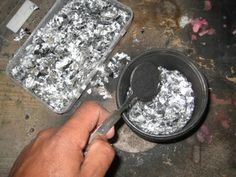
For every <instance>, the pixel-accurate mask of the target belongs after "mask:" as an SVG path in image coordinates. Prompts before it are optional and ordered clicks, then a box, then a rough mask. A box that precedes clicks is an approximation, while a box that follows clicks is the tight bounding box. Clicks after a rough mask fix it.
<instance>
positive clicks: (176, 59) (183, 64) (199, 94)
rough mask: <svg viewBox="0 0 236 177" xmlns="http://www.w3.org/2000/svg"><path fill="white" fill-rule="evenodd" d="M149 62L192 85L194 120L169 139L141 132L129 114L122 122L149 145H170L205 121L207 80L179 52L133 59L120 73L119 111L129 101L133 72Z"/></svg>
mask: <svg viewBox="0 0 236 177" xmlns="http://www.w3.org/2000/svg"><path fill="white" fill-rule="evenodd" d="M146 61H147V62H150V63H152V64H154V65H156V66H162V67H164V68H166V69H168V70H178V71H179V72H180V73H182V74H183V75H184V76H185V77H186V78H187V80H188V81H189V82H191V83H192V86H193V91H194V102H195V107H194V111H193V114H192V117H191V119H190V120H189V122H188V123H187V124H186V126H185V127H184V128H183V129H181V130H179V131H177V132H175V133H172V134H169V135H151V134H148V133H146V132H144V131H142V130H141V129H139V128H138V127H136V126H135V125H134V124H133V123H132V122H131V121H130V120H129V119H128V117H127V115H126V113H123V114H122V117H123V119H124V120H125V122H126V123H127V124H128V126H129V127H130V128H131V129H132V130H133V131H134V132H135V133H136V134H138V135H139V136H140V137H142V138H144V139H147V140H149V141H154V142H159V143H170V142H176V141H179V140H181V139H184V138H186V137H188V136H189V135H191V134H192V133H193V132H194V131H196V129H197V128H198V127H199V125H200V124H201V122H202V120H203V118H204V113H205V110H206V107H207V104H208V86H207V82H206V79H205V77H204V76H203V75H202V74H201V72H200V71H199V70H198V68H197V67H196V66H195V64H194V63H193V62H192V61H191V60H190V59H188V58H187V57H186V56H185V55H183V54H182V53H180V52H178V51H176V50H171V49H153V50H149V51H147V52H145V53H143V54H141V55H139V56H138V57H136V58H135V59H133V60H132V61H131V63H130V64H129V65H128V66H127V67H126V68H125V69H124V70H123V72H122V73H121V76H120V79H119V82H118V85H117V95H116V101H117V105H118V107H120V106H121V105H122V104H123V103H124V101H125V99H126V94H127V91H128V88H129V87H130V75H131V73H132V71H133V69H134V68H135V67H136V66H137V65H139V64H140V63H142V62H146Z"/></svg>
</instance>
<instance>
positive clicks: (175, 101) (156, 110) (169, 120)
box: [127, 67, 194, 135]
mask: <svg viewBox="0 0 236 177" xmlns="http://www.w3.org/2000/svg"><path fill="white" fill-rule="evenodd" d="M158 70H159V71H160V83H159V85H158V89H159V90H160V91H159V93H158V94H157V96H156V97H155V98H153V100H152V101H150V102H146V103H144V102H141V101H137V102H136V103H135V104H134V105H133V106H132V107H131V108H130V110H129V111H128V119H129V120H130V121H131V122H132V123H133V124H134V125H135V126H136V127H138V128H139V129H140V130H142V131H144V132H146V133H148V134H151V135H168V134H171V133H174V132H177V131H179V130H181V129H182V128H183V127H184V126H185V125H186V124H187V123H188V121H189V120H190V119H191V116H192V113H193V110H194V92H193V89H192V84H191V83H190V82H188V81H187V79H186V77H185V76H183V75H182V74H181V73H180V72H179V71H176V70H175V71H169V70H167V69H165V68H163V67H158ZM131 93H132V90H131V88H130V89H129V91H128V93H127V95H128V96H129V95H131Z"/></svg>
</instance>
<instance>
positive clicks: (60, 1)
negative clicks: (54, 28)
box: [6, 0, 133, 114]
mask: <svg viewBox="0 0 236 177" xmlns="http://www.w3.org/2000/svg"><path fill="white" fill-rule="evenodd" d="M67 2H68V0H56V2H55V3H54V5H53V6H52V8H51V9H50V10H49V11H48V13H47V15H46V16H45V17H44V18H43V19H42V20H41V22H40V23H39V24H38V26H37V27H36V28H35V30H34V31H33V32H32V34H31V35H30V36H29V38H28V39H27V40H26V41H25V43H24V44H23V45H22V47H21V48H20V49H19V50H18V51H17V52H16V54H15V55H14V57H13V58H12V59H11V60H10V61H9V63H8V65H7V69H6V71H7V74H8V76H9V77H10V78H11V79H13V80H14V81H15V82H16V84H18V85H20V86H22V87H23V88H24V89H25V90H27V91H28V92H30V93H31V94H33V95H34V96H35V97H36V98H37V99H39V100H40V101H41V102H43V103H44V104H45V105H46V106H47V107H48V108H49V109H51V110H52V111H54V112H56V113H58V114H62V113H65V112H67V111H68V110H69V109H70V108H71V107H72V106H73V105H74V104H75V102H76V101H77V100H78V99H79V98H80V96H81V95H82V93H83V92H81V93H80V95H79V97H78V98H77V99H74V100H73V101H72V102H71V104H70V105H69V106H68V107H66V108H65V109H63V110H61V111H56V110H55V109H53V108H52V107H51V106H50V105H48V104H47V103H46V102H44V101H43V100H41V99H40V98H39V97H38V96H37V95H35V94H34V93H33V92H32V91H31V90H29V89H28V88H25V87H24V86H23V85H22V83H21V82H19V81H18V80H16V79H14V78H13V77H12V75H11V70H12V68H13V67H14V66H17V65H20V64H21V63H20V58H21V57H23V56H24V53H25V48H26V47H27V46H28V45H29V44H30V43H31V42H32V39H33V36H34V35H35V33H36V32H37V30H38V29H40V28H42V27H44V26H45V25H46V24H47V23H48V22H49V20H51V19H52V18H53V16H54V15H55V14H57V13H58V12H59V11H60V10H61V9H62V8H63V7H64V5H65V4H67ZM110 2H111V3H112V4H113V5H114V6H116V7H118V8H120V9H122V10H124V11H126V12H128V13H129V14H130V18H129V20H128V21H127V23H126V24H125V25H124V27H123V29H122V30H121V31H120V33H119V35H117V37H115V38H114V40H113V41H112V42H111V44H110V46H109V47H108V49H107V51H106V52H104V55H103V57H102V58H101V60H100V61H99V65H101V64H103V62H104V61H105V60H106V59H107V57H108V55H109V54H110V53H111V52H112V50H113V49H114V47H115V46H116V44H117V43H118V41H119V40H120V39H121V37H122V36H123V35H124V34H125V33H126V31H127V29H128V27H129V25H130V23H131V21H132V19H133V12H132V10H131V9H130V8H129V7H127V6H125V5H123V4H121V3H120V2H118V1H116V0H110ZM96 73H97V70H96V69H94V71H93V72H91V74H90V75H89V76H88V77H87V80H86V81H85V82H84V83H81V86H82V85H86V86H87V85H88V84H89V82H90V81H91V79H92V78H93V77H94V76H95V74H96Z"/></svg>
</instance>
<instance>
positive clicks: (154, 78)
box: [89, 62, 159, 143]
mask: <svg viewBox="0 0 236 177" xmlns="http://www.w3.org/2000/svg"><path fill="white" fill-rule="evenodd" d="M158 83H159V72H158V70H157V67H156V66H155V65H153V64H152V63H149V62H144V63H141V64H139V65H138V66H137V67H135V69H134V70H133V71H132V73H131V77H130V86H131V89H132V91H133V93H132V95H130V96H129V97H128V98H127V99H126V101H125V102H124V103H123V105H122V106H121V107H120V108H119V109H118V110H115V111H113V112H112V113H111V115H110V116H109V117H108V118H107V119H106V120H105V121H104V122H103V123H102V124H101V125H100V126H99V127H98V128H97V129H96V130H95V131H94V132H93V134H92V135H91V136H90V139H89V143H90V142H91V141H92V140H93V139H94V138H95V137H96V136H97V135H103V134H106V133H107V132H108V131H109V130H110V129H111V128H112V127H113V126H114V125H115V124H116V123H117V122H118V120H119V119H120V118H121V114H122V113H123V112H124V111H125V110H127V108H128V107H129V105H133V104H134V103H135V102H136V101H137V100H140V101H143V102H148V101H151V100H152V99H153V98H154V96H155V95H157V92H158V89H157V86H158Z"/></svg>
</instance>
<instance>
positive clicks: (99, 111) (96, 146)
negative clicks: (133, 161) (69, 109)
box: [10, 101, 115, 177]
mask: <svg viewBox="0 0 236 177" xmlns="http://www.w3.org/2000/svg"><path fill="white" fill-rule="evenodd" d="M107 116H108V112H107V111H106V110H105V109H104V108H102V107H101V106H99V105H98V104H97V103H96V102H93V101H88V102H85V103H83V104H82V105H81V106H80V108H79V109H78V110H77V111H76V112H75V113H74V115H73V116H72V117H71V119H69V120H68V121H67V122H66V123H65V124H64V125H63V126H62V127H60V128H50V129H47V130H43V131H41V132H40V133H39V134H38V135H37V137H36V138H35V139H34V140H33V141H32V142H31V143H30V144H29V145H28V146H26V147H25V149H24V150H23V151H22V152H21V154H20V156H19V157H18V158H17V160H16V162H15V164H14V165H13V167H12V169H11V172H10V177H102V176H104V175H105V173H106V171H107V169H108V168H109V166H110V164H111V162H112V160H113V158H114V155H115V152H114V150H113V148H112V146H111V145H110V144H109V143H108V142H107V139H108V138H111V137H113V135H114V129H111V130H110V131H109V132H108V133H107V134H106V135H104V136H99V137H97V138H95V139H94V140H93V141H92V142H91V143H90V144H89V145H87V143H88V139H89V136H90V134H91V132H92V131H93V130H94V129H95V128H96V127H97V126H98V125H99V124H101V122H102V121H104V119H105V118H106V117H107ZM85 151H86V153H84V152H85Z"/></svg>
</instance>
